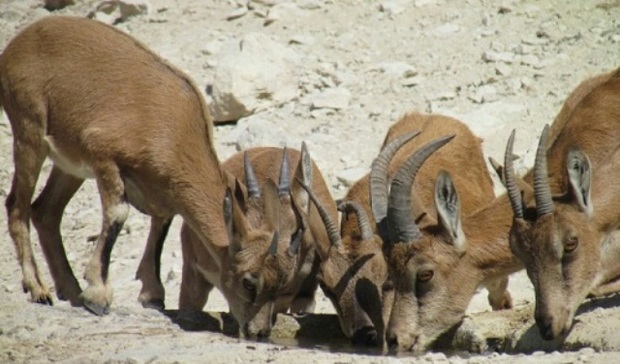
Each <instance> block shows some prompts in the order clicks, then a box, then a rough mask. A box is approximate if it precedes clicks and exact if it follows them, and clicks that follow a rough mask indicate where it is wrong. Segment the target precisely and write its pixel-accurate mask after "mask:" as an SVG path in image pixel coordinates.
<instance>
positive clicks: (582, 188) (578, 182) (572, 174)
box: [566, 147, 594, 217]
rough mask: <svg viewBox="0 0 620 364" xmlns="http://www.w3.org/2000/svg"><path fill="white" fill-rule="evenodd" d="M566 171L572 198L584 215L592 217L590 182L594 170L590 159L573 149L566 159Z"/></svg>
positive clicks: (577, 149) (575, 148) (579, 150)
mask: <svg viewBox="0 0 620 364" xmlns="http://www.w3.org/2000/svg"><path fill="white" fill-rule="evenodd" d="M566 170H567V171H568V180H569V182H570V186H571V193H572V197H573V198H574V199H575V201H576V202H577V205H578V206H579V208H580V209H581V211H582V212H583V213H585V214H586V216H588V217H592V213H593V212H594V207H593V206H592V199H591V198H590V182H591V181H592V169H591V168H590V159H589V158H588V156H587V155H586V154H585V153H584V152H583V151H582V150H581V149H579V148H577V147H573V148H571V149H570V150H569V151H568V155H567V157H566Z"/></svg>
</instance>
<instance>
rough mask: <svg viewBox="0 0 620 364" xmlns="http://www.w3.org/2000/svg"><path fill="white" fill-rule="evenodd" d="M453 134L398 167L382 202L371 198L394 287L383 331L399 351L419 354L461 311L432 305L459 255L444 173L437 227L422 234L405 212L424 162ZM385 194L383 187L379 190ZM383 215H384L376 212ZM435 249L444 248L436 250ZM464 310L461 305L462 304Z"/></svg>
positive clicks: (460, 237) (459, 235)
mask: <svg viewBox="0 0 620 364" xmlns="http://www.w3.org/2000/svg"><path fill="white" fill-rule="evenodd" d="M453 137H454V136H447V137H443V138H440V139H437V140H435V141H433V142H431V143H429V144H427V145H425V146H424V147H422V148H421V149H420V150H418V151H417V152H416V153H415V154H413V155H412V156H411V157H409V159H408V160H407V161H406V162H405V163H404V164H403V166H402V167H401V168H400V169H399V170H398V172H397V174H396V176H395V177H394V179H393V180H392V183H391V189H390V191H389V197H388V198H387V201H385V199H383V201H384V202H383V203H382V202H381V201H382V199H381V198H374V197H373V206H374V205H375V202H376V203H377V204H379V206H378V207H377V208H375V207H373V209H375V211H376V212H375V215H376V217H377V221H378V224H379V226H380V231H383V232H384V233H383V234H385V235H384V252H385V257H386V259H387V262H388V267H389V271H390V278H391V280H392V281H393V285H394V304H393V307H392V312H391V316H390V320H389V324H388V329H387V341H388V344H389V345H390V346H391V347H398V348H399V349H400V350H415V351H418V350H422V349H424V348H426V346H427V345H428V344H430V343H431V342H432V341H433V340H434V339H435V338H436V337H437V336H438V335H439V334H440V333H442V332H444V331H446V330H447V329H448V328H450V327H451V326H453V325H454V324H456V323H458V322H459V321H460V320H461V319H462V316H463V312H464V310H463V309H461V308H460V306H461V305H457V306H456V308H454V307H452V306H449V307H444V306H442V305H440V304H438V301H445V300H438V299H437V298H438V297H441V296H442V295H446V291H447V287H445V286H442V285H441V282H442V281H443V280H445V278H444V277H446V276H449V275H450V273H451V272H450V271H451V269H452V268H453V267H455V266H456V265H457V263H458V261H459V258H460V256H461V255H462V254H463V253H464V251H465V237H464V234H463V231H462V228H461V220H460V203H459V200H458V195H457V193H456V190H455V188H454V184H453V183H452V179H451V178H450V175H449V174H448V173H447V172H441V173H440V175H439V176H438V179H437V183H436V186H435V204H436V208H437V211H438V213H439V224H438V226H437V227H436V228H435V229H434V231H433V232H432V234H424V235H423V234H422V233H421V231H420V230H419V228H418V227H417V225H416V221H415V219H414V216H417V215H414V211H412V209H411V206H412V204H411V188H412V186H413V181H414V178H415V175H416V173H417V171H418V170H419V169H420V167H421V166H422V164H423V163H424V161H425V160H426V159H427V158H428V157H429V156H430V155H431V154H432V153H433V152H435V151H436V150H437V149H439V148H440V147H442V146H443V145H445V144H446V143H447V142H449V141H450V140H451V139H452V138H453ZM383 195H384V196H387V183H385V184H384V186H383ZM382 211H385V213H382ZM437 250H446V251H445V252H444V251H441V252H439V251H437ZM465 306H466V305H465Z"/></svg>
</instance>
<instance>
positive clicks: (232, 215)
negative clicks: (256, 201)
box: [0, 17, 274, 323]
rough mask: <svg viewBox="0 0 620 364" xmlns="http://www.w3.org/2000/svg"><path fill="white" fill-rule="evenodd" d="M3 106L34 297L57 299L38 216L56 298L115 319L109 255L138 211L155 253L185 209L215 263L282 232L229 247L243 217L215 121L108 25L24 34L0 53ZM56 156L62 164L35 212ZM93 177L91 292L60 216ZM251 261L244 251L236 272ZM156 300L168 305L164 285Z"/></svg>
mask: <svg viewBox="0 0 620 364" xmlns="http://www.w3.org/2000/svg"><path fill="white" fill-rule="evenodd" d="M0 104H1V105H2V106H3V107H4V110H5V111H6V113H7V115H8V117H9V120H10V123H11V128H12V130H13V134H14V151H13V152H14V162H15V172H14V177H13V183H12V186H11V191H10V193H9V195H8V197H7V199H6V208H7V214H8V224H9V232H10V235H11V237H12V238H13V241H14V243H15V247H16V250H17V255H18V259H19V263H20V265H21V268H22V273H23V287H24V290H25V291H26V292H30V294H31V297H32V301H34V302H38V303H44V304H51V303H52V297H51V294H50V292H49V290H48V289H47V288H46V287H45V285H44V283H43V281H42V279H41V276H40V273H39V271H38V269H37V265H36V262H35V260H34V256H33V251H32V247H31V243H30V237H29V230H30V229H29V223H30V219H31V218H32V222H33V224H34V226H35V228H36V230H37V232H38V235H39V240H40V243H41V247H42V250H43V253H44V254H45V257H46V260H47V262H48V265H49V268H50V271H51V273H52V277H53V279H54V283H55V286H56V293H57V295H58V297H59V298H60V299H67V300H69V301H70V302H71V303H72V304H73V305H81V304H83V305H84V306H85V307H86V308H88V309H89V310H90V311H92V312H94V313H96V314H104V313H107V312H108V310H109V307H110V304H111V302H112V289H111V286H110V282H109V281H108V267H109V263H110V255H111V252H112V247H113V245H114V242H115V241H116V237H117V235H118V233H119V231H120V229H121V227H122V225H123V223H124V221H125V219H126V217H127V214H128V210H129V204H131V205H133V206H135V207H136V208H138V209H139V210H140V211H143V212H145V213H147V214H149V215H151V216H152V217H153V220H154V225H157V226H159V227H160V228H156V229H151V235H150V236H149V245H153V246H156V245H157V244H156V242H157V241H158V240H160V239H163V236H164V235H165V230H166V226H167V223H166V222H168V221H170V219H171V218H172V216H174V215H176V214H180V215H181V216H182V217H183V219H184V221H185V222H186V223H187V224H188V226H190V227H191V228H192V230H193V231H194V232H195V233H196V235H197V236H198V238H199V239H200V242H201V244H200V245H199V246H198V247H197V248H196V249H200V252H197V254H198V253H200V254H207V253H208V254H210V255H211V256H212V257H213V260H214V265H215V266H216V267H217V266H221V264H222V263H221V262H220V261H219V259H218V257H219V255H218V252H219V250H220V249H228V248H229V247H231V246H238V245H240V244H244V245H253V244H254V243H256V244H255V245H256V246H262V244H261V242H262V241H264V240H269V241H271V239H272V238H273V236H274V230H273V228H272V227H271V226H269V227H268V228H267V229H265V230H259V231H254V230H253V231H252V234H247V235H243V236H240V238H242V239H244V241H243V242H236V241H233V240H231V238H232V239H236V238H238V237H239V236H238V235H237V234H229V233H230V232H231V231H232V232H233V233H236V232H238V231H240V230H242V228H243V227H244V226H245V225H244V224H245V219H244V218H243V216H242V214H241V213H239V209H238V208H237V207H236V206H237V204H238V202H237V201H236V196H235V195H233V194H232V191H231V190H228V191H227V186H228V180H229V179H228V178H227V176H226V175H225V173H224V172H223V169H222V168H221V165H220V163H219V161H218V159H217V155H216V152H215V149H214V148H213V142H212V138H213V130H212V128H213V126H212V120H211V117H210V115H209V112H208V108H207V105H206V104H205V102H204V100H203V98H202V96H201V95H200V92H199V91H198V88H197V87H196V86H195V85H194V84H193V82H192V81H191V80H190V79H189V78H188V77H187V76H186V75H184V74H183V73H181V72H180V71H178V70H177V69H176V68H174V67H172V66H171V65H170V64H168V63H166V62H165V61H164V60H162V59H161V58H159V57H158V56H156V55H155V54H153V53H152V52H151V51H149V50H148V49H147V48H146V47H145V46H144V45H142V44H141V43H139V42H138V41H136V40H135V39H133V38H131V37H129V36H128V35H126V34H124V33H122V32H120V31H118V30H116V29H115V28H113V27H111V26H107V25H104V24H102V23H99V22H97V21H93V20H87V19H82V18H73V17H48V18H44V19H42V20H39V21H37V22H36V23H34V24H32V25H30V26H28V27H27V28H25V29H24V30H23V31H22V32H21V33H20V34H18V35H17V36H16V37H15V38H14V39H13V40H12V41H11V42H10V43H9V45H8V46H7V47H6V49H5V50H4V52H3V53H2V55H0ZM48 156H49V157H50V158H51V160H52V161H53V162H54V167H53V169H52V171H51V173H50V176H49V179H48V181H47V184H46V185H45V187H44V189H43V191H42V192H41V194H40V195H39V197H38V198H37V199H36V201H35V202H34V203H33V204H32V205H31V199H32V196H33V194H34V189H35V183H36V181H37V179H38V177H39V173H40V170H41V166H42V164H43V162H44V160H45V158H46V157H48ZM85 178H95V179H96V181H97V186H98V189H99V193H100V196H101V202H102V207H103V223H102V228H101V233H100V234H99V237H98V239H97V243H96V246H95V250H94V254H93V256H92V258H91V260H90V262H89V263H88V265H87V267H86V272H85V278H86V280H87V282H88V287H87V288H86V289H85V290H84V291H83V292H82V291H81V289H80V286H79V284H78V281H77V279H76V278H75V276H74V275H73V271H72V270H71V267H70V265H69V262H68V261H67V258H66V253H65V250H64V247H63V243H62V238H61V234H60V221H61V218H62V213H63V211H64V209H65V207H66V205H67V203H68V202H69V200H70V199H71V198H72V196H73V195H74V194H75V192H76V191H77V190H78V188H79V187H80V186H81V184H82V183H83V180H84V179H85ZM227 227H230V228H229V229H227ZM230 235H233V236H232V237H231V236H230ZM152 256H153V257H158V254H153V255H152ZM249 258H250V257H245V256H239V260H238V261H237V262H236V264H237V267H238V269H239V270H242V269H243V267H245V262H246V260H247V259H249ZM155 263H156V262H153V264H152V266H153V267H155V268H158V267H159V264H155ZM155 271H156V269H153V270H152V271H151V272H150V274H155ZM153 279H156V280H158V279H159V277H155V278H153ZM159 283H160V282H159ZM159 294H162V297H161V299H162V300H163V289H162V292H160V293H159ZM241 321H243V320H241ZM242 323H243V322H242Z"/></svg>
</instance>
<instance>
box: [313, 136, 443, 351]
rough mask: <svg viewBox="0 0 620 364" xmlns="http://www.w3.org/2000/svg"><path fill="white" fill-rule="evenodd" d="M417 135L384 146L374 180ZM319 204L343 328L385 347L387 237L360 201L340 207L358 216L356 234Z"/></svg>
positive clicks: (325, 269) (327, 275)
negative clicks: (342, 232)
mask: <svg viewBox="0 0 620 364" xmlns="http://www.w3.org/2000/svg"><path fill="white" fill-rule="evenodd" d="M418 134H419V133H408V134H407V135H403V136H401V137H400V138H398V139H397V140H395V141H393V142H392V143H390V144H388V145H387V146H385V147H384V148H383V150H382V151H381V153H380V154H379V156H378V157H377V160H376V161H375V163H373V171H372V172H371V175H372V179H375V178H376V179H380V180H386V179H387V166H388V164H389V161H390V159H391V158H392V157H393V155H394V153H395V152H396V151H397V150H398V148H400V147H401V146H402V145H403V144H405V143H406V142H408V141H409V140H410V139H412V138H413V137H415V136H417V135H418ZM450 139H451V138H450V137H447V138H446V137H444V138H439V139H437V140H435V141H433V142H431V143H428V144H427V145H425V146H423V147H422V148H421V149H420V150H419V151H418V152H416V153H414V154H413V155H412V156H410V158H409V162H410V163H419V164H421V163H422V162H423V161H424V160H425V159H426V158H427V157H428V156H429V155H430V154H432V153H433V152H434V151H436V150H437V149H439V148H440V147H441V146H443V145H444V144H445V143H447V142H448V141H449V140H450ZM411 161H413V162H411ZM372 186H373V187H374V182H373V183H372ZM309 194H310V197H311V198H312V200H315V199H316V197H315V196H314V194H313V193H312V191H309ZM316 205H317V207H319V212H320V213H321V217H322V218H323V220H324V222H325V226H326V227H327V229H328V231H329V237H330V241H331V249H330V251H329V252H328V255H327V256H325V257H322V262H321V274H320V282H321V287H322V288H323V291H324V292H325V293H326V295H327V296H328V298H329V299H330V300H331V301H332V303H333V304H334V306H335V307H336V311H337V312H338V317H339V319H340V324H341V327H342V329H343V331H344V332H345V334H347V336H349V337H351V339H352V341H353V343H354V344H362V345H380V346H382V345H383V343H384V334H385V322H387V320H388V319H389V315H390V310H391V307H392V297H393V293H394V292H393V286H392V284H391V282H390V281H389V280H388V279H387V278H388V267H387V266H386V262H385V259H384V258H383V254H382V244H383V240H382V238H381V237H380V236H379V235H378V233H377V232H375V230H377V227H376V226H375V227H373V226H371V225H370V220H369V217H368V216H369V215H368V213H367V212H366V210H365V208H364V206H363V205H362V203H361V202H357V201H347V200H344V201H343V202H342V203H341V204H340V206H339V208H340V209H341V210H342V211H343V212H344V213H346V214H349V215H351V214H354V215H355V217H356V224H357V227H356V229H357V231H356V232H355V233H354V234H353V231H352V230H350V231H351V232H352V234H353V235H347V236H344V237H342V238H341V237H340V235H339V234H338V230H337V228H336V224H335V222H334V221H333V220H331V219H330V217H329V216H328V214H327V213H325V212H322V209H321V204H320V203H316ZM351 217H352V216H349V218H351Z"/></svg>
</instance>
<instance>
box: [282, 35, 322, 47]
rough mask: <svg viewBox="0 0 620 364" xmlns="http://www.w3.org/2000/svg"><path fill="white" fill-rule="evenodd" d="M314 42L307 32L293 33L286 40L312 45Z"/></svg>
mask: <svg viewBox="0 0 620 364" xmlns="http://www.w3.org/2000/svg"><path fill="white" fill-rule="evenodd" d="M314 42H315V39H314V37H313V36H311V35H308V34H299V35H294V36H292V37H291V39H290V40H289V41H288V43H289V44H303V45H312V44H314Z"/></svg>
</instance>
